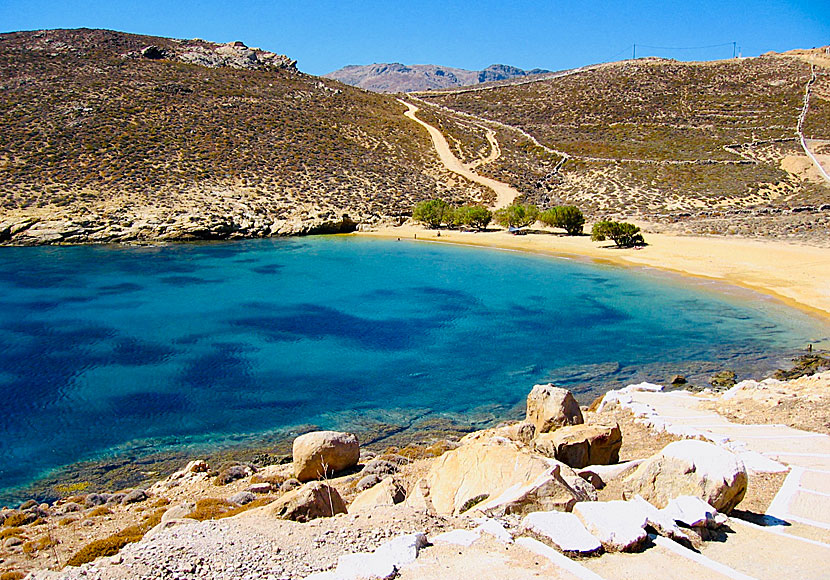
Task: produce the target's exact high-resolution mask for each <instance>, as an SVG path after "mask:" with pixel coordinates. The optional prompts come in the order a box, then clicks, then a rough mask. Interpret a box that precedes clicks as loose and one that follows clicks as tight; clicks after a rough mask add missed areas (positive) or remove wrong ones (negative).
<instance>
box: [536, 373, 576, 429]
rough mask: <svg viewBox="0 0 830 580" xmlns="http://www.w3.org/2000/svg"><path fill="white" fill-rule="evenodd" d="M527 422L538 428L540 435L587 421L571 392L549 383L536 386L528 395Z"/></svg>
mask: <svg viewBox="0 0 830 580" xmlns="http://www.w3.org/2000/svg"><path fill="white" fill-rule="evenodd" d="M527 422H528V423H530V424H532V425H533V426H534V427H535V428H536V433H537V435H538V434H540V433H547V432H548V431H553V430H555V429H557V428H559V427H563V426H565V425H579V424H581V423H584V422H585V421H584V419H583V418H582V411H581V410H580V408H579V403H577V402H576V399H574V396H573V395H572V394H571V392H570V391H569V390H568V389H562V388H559V387H557V386H555V385H554V384H553V383H548V384H547V385H536V386H534V387H533V389H531V391H530V394H529V395H528V396H527Z"/></svg>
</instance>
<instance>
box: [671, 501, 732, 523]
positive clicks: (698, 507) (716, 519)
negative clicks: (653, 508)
mask: <svg viewBox="0 0 830 580" xmlns="http://www.w3.org/2000/svg"><path fill="white" fill-rule="evenodd" d="M661 511H662V513H663V514H665V516H666V517H668V518H671V519H672V520H674V521H676V522H680V523H681V524H683V525H685V526H688V527H690V528H701V527H705V528H719V527H720V526H722V525H723V524H725V523H726V516H724V515H723V514H719V513H718V511H717V510H716V509H715V508H713V507H712V506H710V505H709V504H708V503H706V502H705V501H703V500H702V499H700V498H699V497H697V496H691V495H682V496H680V497H676V498H674V499H672V500H671V501H670V502H669V504H668V505H667V506H666V507H665V508H663V509H662V510H661Z"/></svg>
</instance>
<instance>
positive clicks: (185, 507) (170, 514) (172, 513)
mask: <svg viewBox="0 0 830 580" xmlns="http://www.w3.org/2000/svg"><path fill="white" fill-rule="evenodd" d="M195 509H196V502H192V501H187V502H182V503H180V504H179V505H174V506H173V507H170V508H167V511H165V512H164V513H163V514H162V515H161V523H162V524H166V523H167V522H171V521H173V520H181V519H183V518H185V517H187V516H188V515H189V514H190V513H192V512H193V510H195Z"/></svg>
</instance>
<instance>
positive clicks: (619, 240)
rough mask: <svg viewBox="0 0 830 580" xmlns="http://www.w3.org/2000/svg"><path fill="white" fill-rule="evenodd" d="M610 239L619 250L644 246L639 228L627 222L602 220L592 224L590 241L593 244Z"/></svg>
mask: <svg viewBox="0 0 830 580" xmlns="http://www.w3.org/2000/svg"><path fill="white" fill-rule="evenodd" d="M609 238H610V239H611V240H613V241H614V243H615V244H617V247H619V248H629V247H631V246H634V245H637V244H644V243H645V240H643V236H642V234H641V233H640V228H638V227H637V226H635V225H634V224H630V223H628V222H613V221H607V220H602V221H598V222H597V223H595V224H594V227H593V229H592V230H591V239H592V240H593V241H595V242H604V241H605V240H606V239H609Z"/></svg>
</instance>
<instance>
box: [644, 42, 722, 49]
mask: <svg viewBox="0 0 830 580" xmlns="http://www.w3.org/2000/svg"><path fill="white" fill-rule="evenodd" d="M734 45H735V43H734V42H722V43H721V44H708V45H706V46H651V45H648V44H640V45H638V46H641V47H643V48H655V49H657V50H701V49H703V48H720V47H722V46H734Z"/></svg>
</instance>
